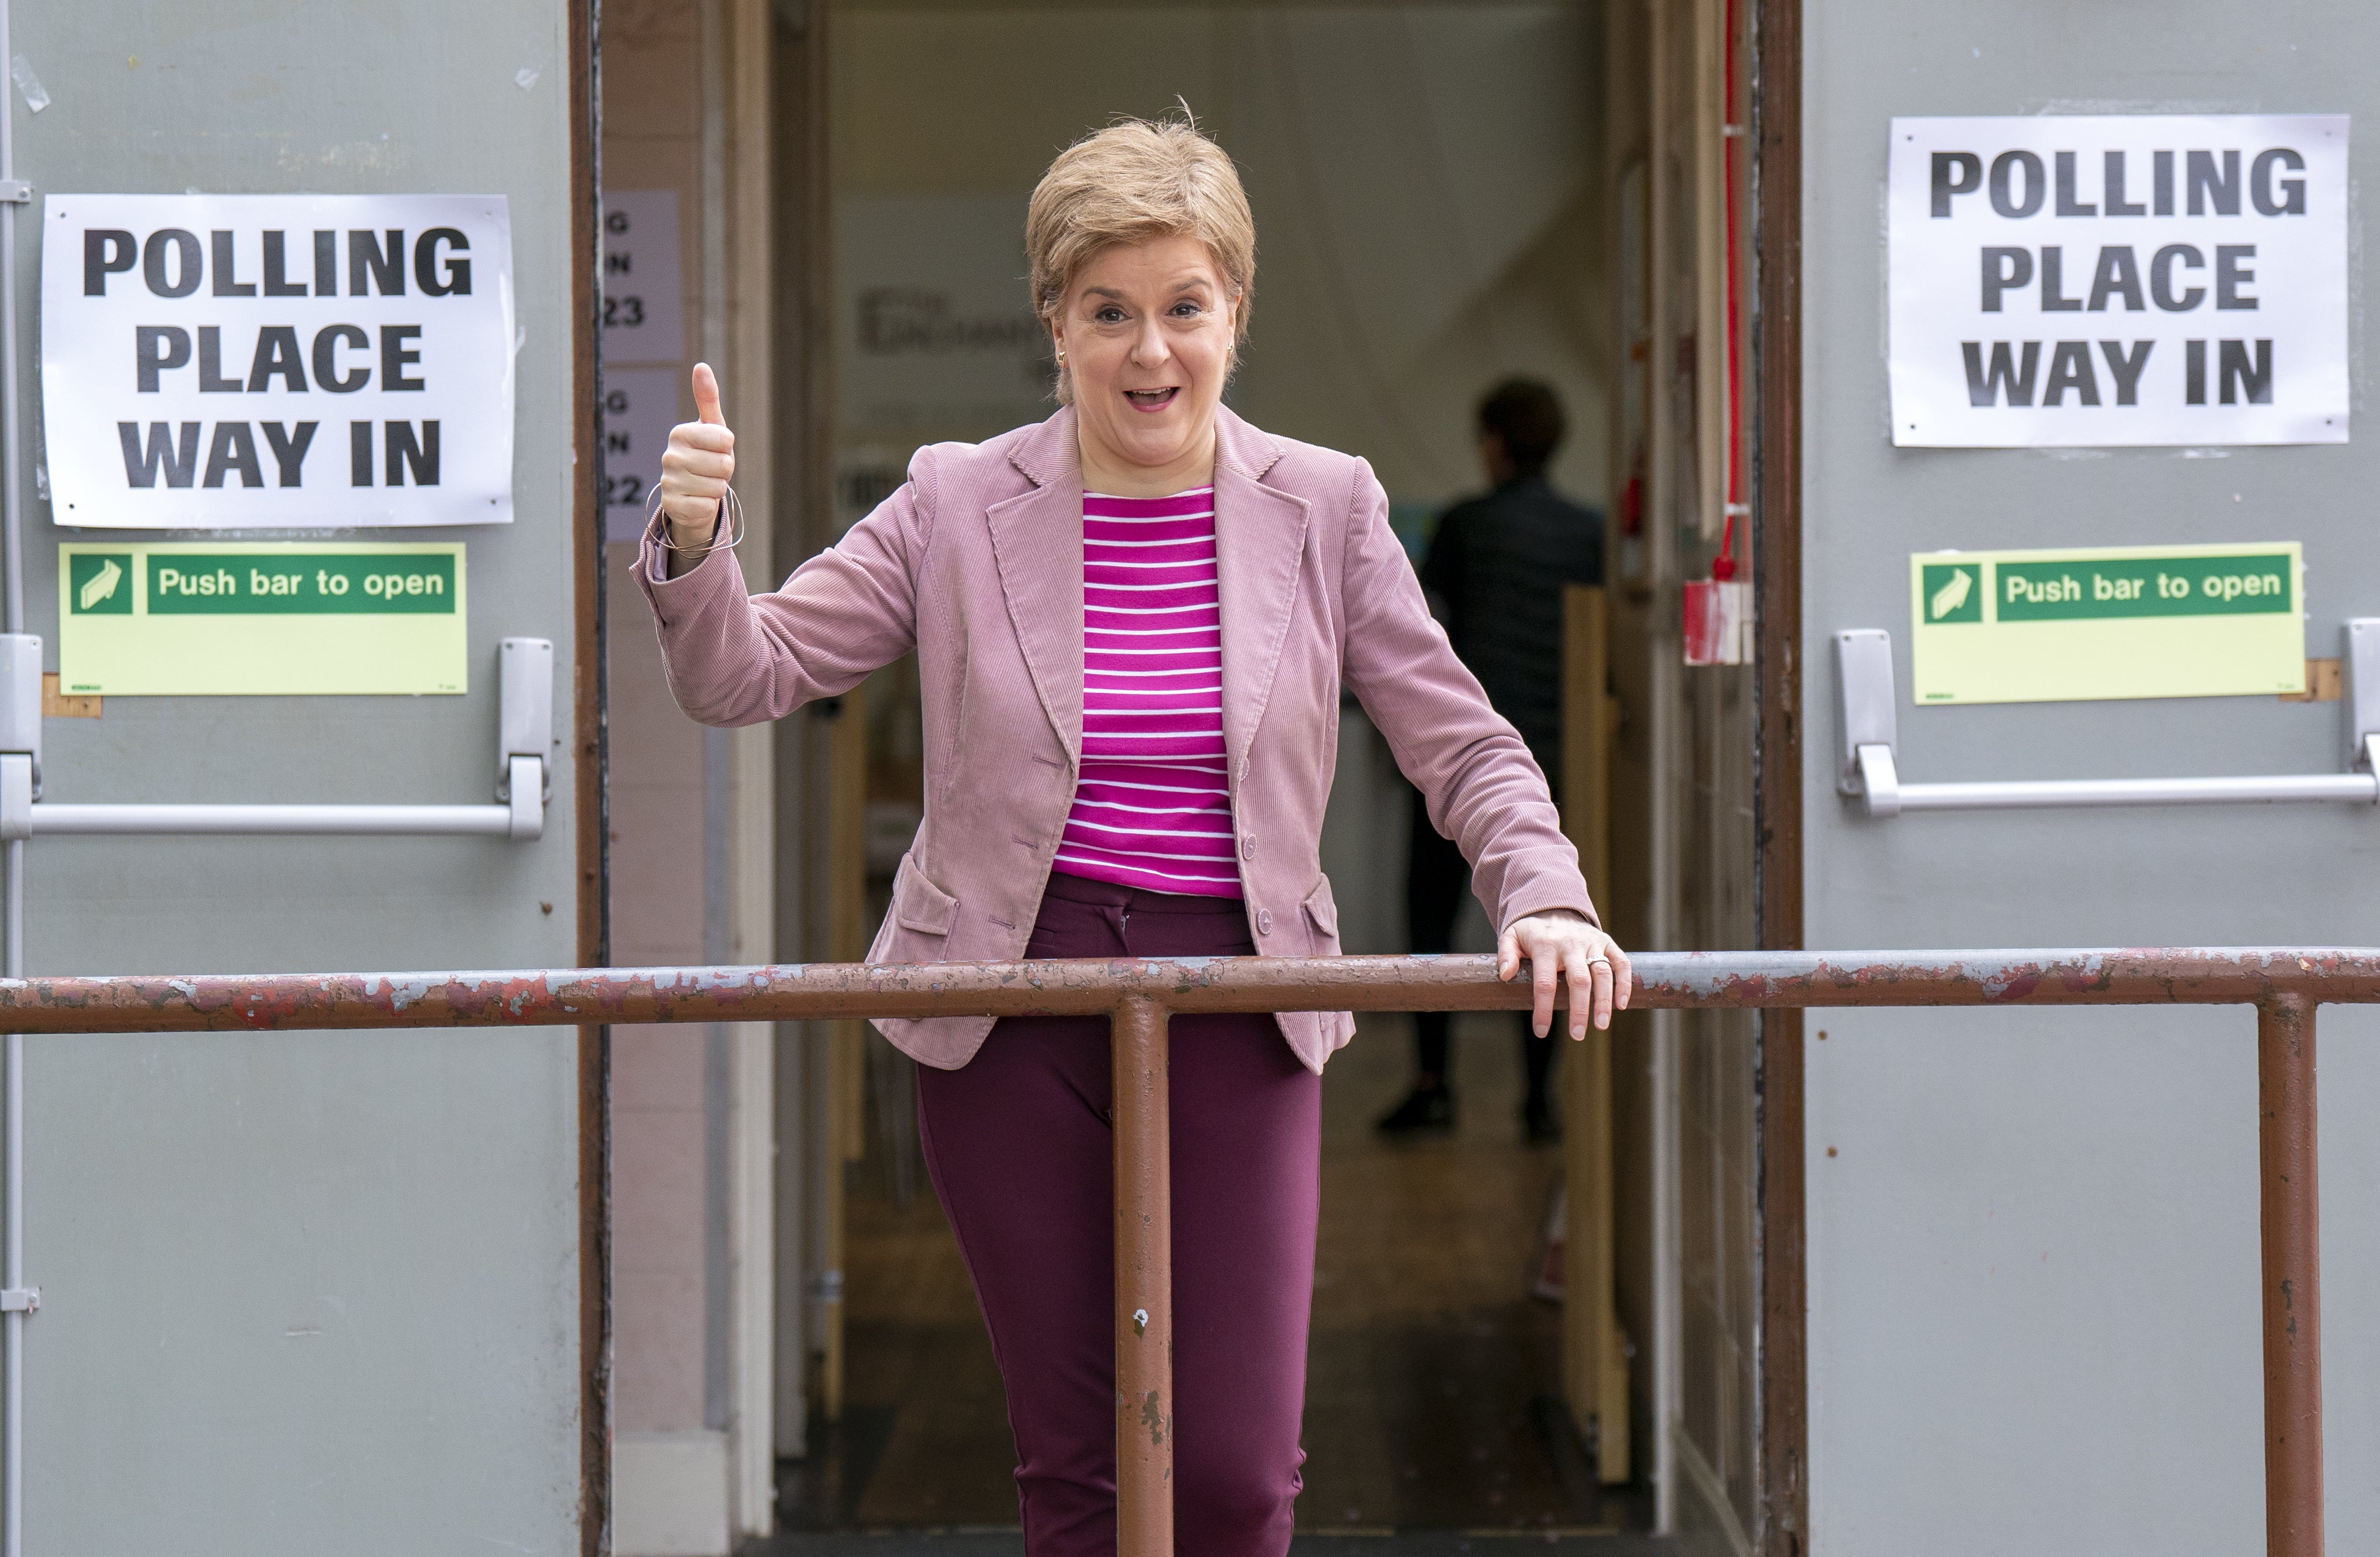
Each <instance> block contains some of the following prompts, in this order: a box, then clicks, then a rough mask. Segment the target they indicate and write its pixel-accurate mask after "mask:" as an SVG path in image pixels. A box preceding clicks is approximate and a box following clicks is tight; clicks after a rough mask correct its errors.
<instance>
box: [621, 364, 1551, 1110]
mask: <svg viewBox="0 0 2380 1557" xmlns="http://www.w3.org/2000/svg"><path fill="white" fill-rule="evenodd" d="M1218 420H1219V423H1220V425H1219V427H1218V430H1217V433H1218V436H1217V450H1216V458H1215V529H1216V553H1217V568H1218V572H1219V575H1220V584H1221V590H1222V622H1223V699H1222V707H1223V740H1224V745H1225V748H1226V750H1227V752H1228V754H1229V759H1230V764H1231V772H1230V783H1231V793H1232V818H1233V830H1234V831H1235V833H1237V834H1238V838H1239V856H1240V879H1241V882H1242V886H1243V889H1244V891H1245V897H1246V909H1247V917H1248V928H1249V930H1250V931H1251V932H1252V933H1253V935H1254V937H1255V942H1256V946H1257V950H1258V951H1259V952H1260V953H1263V954H1264V955H1270V956H1334V955H1338V952H1339V911H1338V908H1337V906H1335V905H1334V904H1333V903H1332V901H1331V897H1330V882H1329V881H1328V880H1327V879H1325V878H1324V876H1323V874H1322V865H1321V859H1320V841H1321V836H1322V812H1323V807H1324V805H1325V804H1326V803H1327V802H1328V801H1329V799H1330V775H1331V771H1332V769H1333V767H1334V766H1335V764H1336V762H1337V760H1338V747H1339V701H1340V691H1341V688H1342V687H1346V688H1349V689H1352V690H1353V691H1354V694H1355V696H1356V697H1357V698H1358V699H1361V701H1362V703H1363V706H1364V709H1365V712H1367V713H1368V714H1370V715H1371V719H1372V723H1373V724H1376V725H1377V726H1378V728H1379V730H1380V732H1381V733H1382V734H1383V735H1384V736H1387V737H1388V742H1389V746H1390V749H1391V750H1392V751H1394V752H1395V754H1396V760H1397V765H1398V766H1399V767H1400V768H1402V769H1403V770H1404V773H1405V776H1406V777H1407V778H1409V779H1411V780H1412V781H1413V782H1414V784H1415V786H1416V787H1418V788H1419V789H1420V791H1421V792H1422V794H1423V795H1424V796H1426V797H1427V798H1428V803H1429V814H1430V820H1431V821H1435V822H1436V823H1438V825H1439V830H1440V831H1441V832H1443V833H1446V834H1447V835H1448V836H1450V837H1451V838H1453V839H1454V840H1455V841H1456V842H1457V843H1458V844H1460V845H1462V848H1463V857H1464V858H1467V859H1469V860H1470V861H1471V862H1472V866H1473V886H1474V890H1475V892H1476V893H1477V894H1478V896H1479V900H1480V902H1481V903H1482V904H1484V905H1486V906H1487V909H1488V918H1489V919H1490V921H1491V922H1493V923H1494V924H1496V925H1498V926H1504V925H1509V924H1511V923H1512V921H1513V920H1514V919H1517V918H1521V917H1522V916H1523V915H1524V914H1531V913H1536V912H1538V911H1541V910H1545V909H1549V908H1574V909H1576V910H1578V911H1579V912H1580V913H1582V914H1585V915H1587V916H1588V917H1589V918H1592V917H1593V916H1594V906H1593V905H1592V904H1591V903H1590V902H1589V901H1588V898H1587V893H1586V883H1585V881H1584V880H1583V879H1582V878H1581V876H1580V875H1579V870H1578V856H1577V852H1576V851H1575V850H1574V849H1573V847H1572V846H1571V844H1570V841H1569V840H1568V839H1567V838H1565V837H1563V835H1562V833H1561V828H1560V823H1559V821H1558V819H1557V817H1556V815H1555V812H1554V807H1553V802H1552V800H1551V798H1550V797H1549V796H1548V794H1547V790H1546V781H1545V776H1544V775H1543V774H1542V773H1540V772H1538V770H1537V765H1536V762H1535V761H1534V760H1531V758H1530V756H1529V751H1528V748H1527V747H1525V746H1524V745H1523V744H1522V741H1521V737H1520V736H1519V735H1518V734H1517V733H1515V732H1514V730H1513V729H1512V725H1511V724H1507V723H1506V722H1505V721H1504V720H1503V719H1502V718H1501V717H1500V716H1499V715H1498V714H1497V713H1496V712H1495V711H1494V710H1493V709H1491V708H1489V707H1488V699H1487V697H1486V695H1485V694H1483V693H1482V692H1481V691H1480V689H1479V683H1478V681H1477V680H1476V679H1475V678H1474V677H1473V676H1472V675H1471V673H1470V672H1469V671H1468V670H1466V669H1464V668H1463V662H1462V661H1460V660H1458V659H1456V658H1455V656H1454V651H1452V650H1451V648H1449V647H1448V645H1447V640H1446V634H1445V633H1444V632H1443V631H1442V630H1441V629H1440V628H1439V625H1438V624H1437V622H1435V621H1433V620H1432V619H1431V617H1430V614H1429V610H1428V607H1427V605H1426V604H1425V603H1424V602H1423V600H1422V592H1421V586H1420V584H1419V583H1418V582H1417V581H1416V579H1415V577H1414V569H1413V566H1412V565H1411V564H1410V563H1409V562H1408V561H1407V560H1406V557H1405V553H1404V549H1403V546H1401V545H1400V544H1399V543H1398V541H1397V538H1396V536H1395V534H1394V533H1393V532H1391V531H1390V529H1389V505H1388V497H1387V494H1386V493H1383V492H1382V491H1381V490H1380V483H1379V482H1378V480H1376V479H1374V477H1373V475H1372V470H1371V467H1370V466H1369V465H1367V464H1366V463H1365V462H1364V461H1363V460H1361V459H1358V458H1355V457H1354V456H1349V455H1343V454H1335V453H1333V452H1331V451H1330V450H1329V449H1323V448H1317V447H1315V446H1313V445H1312V444H1299V443H1293V442H1292V441H1290V440H1288V439H1286V438H1275V437H1272V436H1270V435H1269V434H1267V433H1264V432H1258V431H1257V429H1256V428H1254V427H1251V426H1249V425H1248V424H1247V423H1246V422H1245V421H1243V420H1240V419H1239V418H1238V417H1236V416H1234V415H1233V414H1232V412H1231V411H1229V410H1228V409H1225V410H1220V411H1219V412H1218ZM1082 497H1083V483H1082V476H1081V469H1080V460H1079V456H1078V455H1077V453H1076V444H1075V417H1074V413H1073V412H1072V411H1068V410H1062V411H1060V412H1059V413H1058V414H1057V415H1055V416H1053V417H1051V418H1050V420H1047V421H1045V422H1041V423H1039V424H1038V425H1037V426H1032V427H1022V428H1018V429H1017V430H1016V431H1014V432H1007V433H1003V434H1002V435H1001V436H1000V437H997V438H994V439H991V440H990V442H988V443H983V444H933V445H931V446H929V447H927V448H922V449H919V450H918V451H917V454H916V456H914V457H912V459H911V460H910V462H909V480H908V482H907V484H906V485H905V486H903V487H902V488H901V490H900V491H898V492H896V493H893V494H892V497H890V498H889V499H887V500H886V501H885V503H884V504H883V505H881V506H880V507H879V508H878V509H877V510H876V511H875V512H874V513H872V514H870V515H868V517H866V518H865V519H862V520H861V521H860V522H859V523H857V524H856V525H854V526H853V527H852V528H851V529H850V530H849V531H848V532H847V533H846V534H845V535H844V538H843V539H842V540H841V541H837V542H836V543H835V544H834V545H833V546H832V547H830V548H829V549H828V550H826V551H824V552H821V553H819V554H818V555H817V556H814V557H812V558H810V559H809V560H808V561H807V562H806V563H804V564H802V566H799V567H798V568H795V570H794V573H793V576H792V577H791V578H787V579H786V580H785V582H784V585H783V588H781V589H779V590H777V591H776V592H775V593H773V594H765V595H761V596H759V597H758V598H754V597H752V596H749V595H747V593H746V591H745V588H744V578H743V575H742V573H741V572H740V571H739V570H738V569H737V567H736V566H735V559H734V558H733V557H731V556H728V555H725V554H722V553H713V554H711V555H710V556H708V557H706V558H705V559H704V560H703V561H702V562H701V563H700V564H699V565H698V566H696V567H694V568H693V569H691V570H690V571H688V572H687V573H686V574H685V575H684V576H682V577H680V578H674V579H669V580H667V581H666V582H663V581H661V580H660V579H659V578H657V571H658V570H657V565H658V564H659V563H661V562H662V560H663V559H662V552H661V551H660V549H659V543H660V523H659V521H656V523H655V525H654V527H653V528H652V529H649V530H648V531H647V533H646V537H645V542H644V552H643V556H642V558H641V559H640V566H638V568H637V581H638V583H639V585H640V586H641V587H642V588H643V590H644V591H645V595H646V598H647V599H648V600H649V601H650V602H651V604H652V610H653V619H654V621H655V622H656V623H657V624H658V625H659V628H660V632H661V643H662V658H663V660H664V662H665V663H666V664H667V667H668V674H669V682H670V688H671V690H672V691H673V692H674V694H675V695H676V698H677V700H678V705H679V706H680V707H682V708H684V709H685V710H686V712H687V713H689V714H691V715H693V716H694V717H695V718H696V719H698V720H700V721H701V722H702V723H704V724H727V725H739V724H758V723H759V722H761V721H763V720H769V719H782V718H783V717H784V716H785V715H787V714H789V713H791V712H794V711H795V709H798V708H800V707H801V706H802V705H803V704H805V703H807V702H810V701H812V700H813V699H819V698H830V697H834V696H837V695H838V694H840V693H843V692H845V691H848V690H849V689H850V688H851V687H854V686H856V685H857V684H858V683H859V681H860V680H861V679H862V678H863V677H865V676H866V675H868V673H869V672H870V671H873V670H875V669H877V668H878V667H879V666H881V665H884V664H888V663H892V661H894V660H897V659H899V658H900V657H901V656H902V655H904V654H906V653H908V652H909V651H911V650H913V649H914V650H916V651H917V663H918V679H919V682H920V684H921V687H922V691H923V696H924V731H925V748H926V752H925V758H926V763H925V789H926V793H925V821H924V824H923V825H922V826H920V827H919V828H918V830H917V838H916V840H915V841H914V842H913V843H912V844H911V845H910V847H909V852H908V854H907V856H906V857H905V858H904V859H903V860H902V861H901V866H900V870H899V873H898V874H897V875H896V876H895V877H894V879H893V882H892V910H891V912H890V913H889V914H888V915H887V916H886V917H885V920H884V925H883V928H882V929H881V930H880V931H879V932H878V933H877V937H876V943H875V945H874V946H873V947H871V948H870V949H869V951H868V960H869V961H871V962H890V963H917V962H968V961H977V960H1004V959H1008V958H1014V957H1020V956H1022V955H1024V953H1025V946H1026V939H1027V938H1028V937H1029V936H1030V935H1031V933H1032V930H1033V921H1034V918H1035V917H1036V915H1037V914H1038V912H1039V909H1040V905H1041V892H1042V888H1043V886H1044V885H1045V884H1046V883H1047V882H1048V881H1049V878H1050V859H1051V857H1052V856H1053V855H1054V854H1055V853H1056V851H1057V847H1058V839H1059V834H1060V833H1062V831H1063V829H1064V827H1065V824H1066V813H1067V810H1068V809H1069V807H1070V806H1071V805H1072V803H1073V800H1074V794H1075V772H1076V764H1077V762H1078V761H1079V760H1080V758H1081V754H1082V732H1083V505H1082ZM1278 1020H1279V1021H1280V1023H1281V1032H1282V1034H1283V1035H1284V1036H1285V1037H1286V1038H1287V1039H1288V1040H1289V1043H1290V1046H1291V1048H1293V1050H1295V1051H1296V1052H1297V1056H1298V1058H1299V1059H1300V1060H1302V1061H1304V1062H1305V1064H1306V1065H1307V1066H1308V1067H1309V1068H1311V1069H1313V1070H1316V1071H1319V1070H1320V1069H1321V1068H1322V1063H1323V1061H1324V1060H1325V1059H1326V1058H1328V1057H1329V1055H1330V1052H1331V1051H1333V1050H1335V1049H1337V1048H1338V1047H1339V1046H1340V1045H1341V1044H1342V1043H1345V1042H1346V1041H1347V1040H1348V1039H1349V1038H1350V1037H1352V1036H1353V1035H1354V1026H1355V1024H1354V1017H1353V1016H1349V1015H1348V1014H1347V1013H1345V1012H1284V1013H1282V1014H1281V1016H1279V1017H1278ZM991 1025H992V1019H991V1018H990V1017H989V1016H939V1017H931V1018H928V1019H924V1020H917V1021H882V1022H879V1023H878V1024H877V1027H878V1028H880V1030H882V1032H883V1033H884V1036H885V1037H887V1038H888V1039H890V1040H892V1042H893V1043H894V1044H895V1045H897V1046H898V1047H899V1048H901V1049H902V1050H904V1051H905V1052H907V1053H909V1054H911V1055H914V1056H915V1057H916V1058H917V1060H918V1061H919V1062H920V1063H922V1064H929V1065H936V1066H940V1067H941V1068H943V1069H946V1070H948V1069H956V1068H957V1067H958V1066H961V1065H964V1064H966V1062H967V1061H968V1060H969V1059H971V1058H972V1057H973V1056H974V1054H975V1052H976V1051H977V1049H978V1048H979V1047H981V1046H982V1043H983V1040H984V1038H985V1036H986V1035H987V1034H988V1033H989V1032H990V1030H991Z"/></svg>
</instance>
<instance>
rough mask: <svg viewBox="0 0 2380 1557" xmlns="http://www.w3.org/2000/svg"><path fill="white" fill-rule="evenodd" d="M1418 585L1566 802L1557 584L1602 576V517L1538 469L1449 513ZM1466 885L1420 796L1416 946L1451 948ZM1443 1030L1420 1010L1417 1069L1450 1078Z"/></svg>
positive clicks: (1535, 1089)
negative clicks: (1433, 599)
mask: <svg viewBox="0 0 2380 1557" xmlns="http://www.w3.org/2000/svg"><path fill="white" fill-rule="evenodd" d="M1421 581H1422V587H1423V588H1424V589H1427V590H1429V591H1430V592H1431V593H1432V594H1433V595H1436V596H1437V597H1438V604H1439V609H1440V610H1441V611H1442V612H1443V613H1444V615H1443V617H1442V618H1441V619H1442V620H1443V622H1444V623H1445V626H1446V633H1447V637H1448V638H1449V639H1452V640H1453V644H1454V651H1455V653H1456V654H1457V655H1459V656H1461V658H1462V660H1463V663H1464V664H1465V665H1467V666H1469V667H1470V670H1471V674H1472V675H1475V676H1477V677H1478V678H1479V685H1480V686H1481V687H1485V688H1486V689H1487V692H1488V702H1489V703H1491V704H1493V705H1494V706H1495V709H1496V712H1499V713H1500V714H1502V715H1503V716H1504V717H1505V718H1507V719H1509V720H1511V721H1512V725H1513V728H1515V729H1517V730H1519V731H1520V732H1521V739H1522V740H1524V741H1525V742H1526V743H1527V744H1528V748H1529V754H1530V755H1531V756H1532V757H1535V758H1536V760H1537V766H1538V767H1540V768H1542V769H1544V770H1545V774H1546V782H1547V783H1548V785H1551V786H1552V788H1553V793H1554V797H1555V799H1556V800H1557V801H1559V800H1560V797H1561V747H1562V734H1561V730H1562V686H1561V667H1562V590H1563V589H1564V588H1565V587H1566V586H1568V585H1572V584H1600V583H1602V582H1603V516H1602V515H1601V514H1599V513H1597V512H1596V511H1595V510H1594V509H1592V508H1586V507H1582V506H1581V505H1578V504H1575V503H1573V502H1572V501H1571V500H1570V499H1569V498H1567V497H1564V496H1562V495H1561V493H1558V492H1556V491H1554V489H1553V488H1552V487H1551V486H1549V485H1548V484H1547V481H1546V479H1545V477H1543V476H1542V475H1537V476H1515V477H1513V478H1512V480H1508V481H1505V482H1503V483H1502V484H1501V485H1500V486H1498V487H1497V488H1496V489H1495V490H1494V491H1493V492H1490V493H1488V494H1487V495H1486V496H1485V497H1475V498H1473V499H1471V500H1470V501H1469V502H1466V503H1458V504H1456V505H1454V506H1453V507H1451V508H1449V509H1448V510H1447V511H1446V514H1445V516H1444V517H1442V518H1440V519H1439V521H1438V533H1437V534H1436V535H1435V536H1434V537H1432V539H1431V541H1430V543H1429V553H1428V555H1427V557H1426V558H1425V559H1424V560H1423V562H1422V566H1421ZM1470 884H1471V871H1470V868H1469V867H1468V866H1467V865H1465V864H1464V863H1463V855H1462V852H1461V851H1460V850H1458V849H1457V848H1456V847H1455V846H1454V845H1452V844H1451V843H1449V842H1448V841H1447V840H1446V839H1445V838H1444V837H1442V836H1440V835H1439V832H1438V830H1437V829H1436V828H1435V827H1433V826H1431V825H1430V821H1429V812H1428V809H1427V807H1425V806H1424V805H1423V804H1422V800H1421V797H1420V796H1419V795H1418V794H1416V795H1415V797H1414V800H1413V836H1412V851H1411V853H1410V854H1409V855H1408V856H1407V865H1406V870H1405V914H1406V920H1407V924H1408V927H1409V929H1410V931H1411V935H1412V941H1413V949H1414V950H1415V951H1416V952H1444V951H1446V950H1448V949H1449V946H1450V944H1451V941H1452V939H1453V935H1454V920H1455V916H1456V914H1457V912H1458V911H1459V910H1460V909H1461V907H1462V906H1463V893H1464V891H1465V890H1467V889H1468V888H1469V886H1470ZM1494 928H1495V929H1497V930H1499V931H1500V930H1501V929H1502V928H1503V927H1502V926H1500V925H1499V926H1496V927H1494ZM1521 1024H1522V1025H1521V1037H1522V1041H1523V1056H1524V1064H1525V1066H1526V1070H1527V1075H1528V1112H1529V1113H1530V1115H1531V1116H1532V1117H1533V1118H1536V1117H1542V1116H1543V1115H1544V1114H1545V1113H1546V1111H1547V1109H1548V1097H1547V1091H1546V1077H1547V1073H1548V1070H1549V1069H1550V1067H1551V1066H1552V1064H1553V1056H1554V1040H1553V1038H1552V1036H1551V1035H1550V1034H1548V1036H1547V1037H1545V1038H1539V1037H1537V1036H1536V1034H1535V1033H1533V1032H1531V1031H1530V1030H1529V1021H1528V1017H1527V1016H1526V1015H1525V1014H1524V1016H1522V1018H1521ZM1447 1035H1448V1017H1447V1014H1446V1013H1445V1012H1442V1011H1422V1012H1416V1013H1415V1015H1414V1038H1415V1050H1416V1057H1417V1059H1418V1061H1419V1064H1420V1070H1421V1074H1422V1075H1423V1076H1424V1077H1437V1078H1438V1079H1439V1082H1440V1083H1441V1084H1442V1083H1443V1082H1444V1081H1445V1080H1446V1078H1447V1077H1448V1075H1449V1074H1450V1072H1449V1070H1448V1067H1447Z"/></svg>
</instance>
